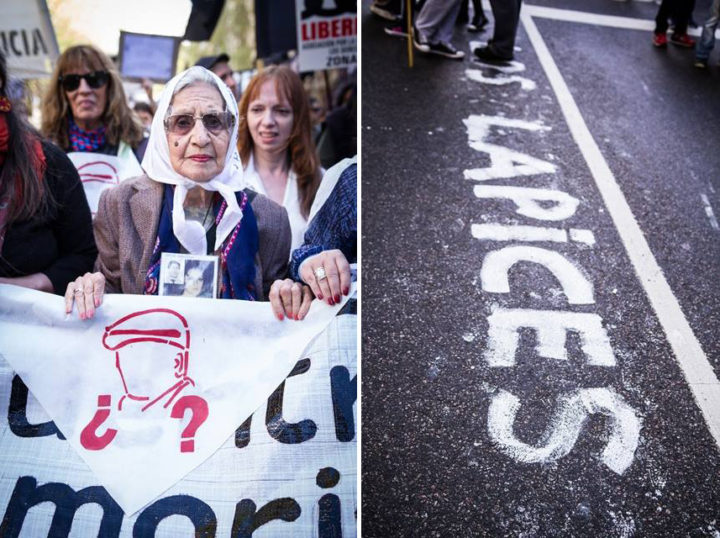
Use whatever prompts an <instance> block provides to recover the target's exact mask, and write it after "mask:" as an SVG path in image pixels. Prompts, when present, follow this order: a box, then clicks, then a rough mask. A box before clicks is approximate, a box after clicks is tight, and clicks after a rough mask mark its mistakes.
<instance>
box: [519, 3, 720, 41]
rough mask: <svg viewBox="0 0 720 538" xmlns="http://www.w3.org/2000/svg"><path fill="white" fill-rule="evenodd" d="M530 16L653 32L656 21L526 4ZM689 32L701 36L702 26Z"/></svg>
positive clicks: (719, 35) (719, 33) (719, 34)
mask: <svg viewBox="0 0 720 538" xmlns="http://www.w3.org/2000/svg"><path fill="white" fill-rule="evenodd" d="M521 15H526V16H528V17H539V18H542V19H552V20H555V21H567V22H579V23H584V24H593V25H596V26H607V27H609V28H625V29H628V30H646V31H649V32H652V31H653V30H654V29H655V21H654V20H649V19H635V18H632V17H618V16H615V15H600V14H598V13H589V12H586V11H575V10H571V9H560V8H554V7H545V6H533V5H530V4H524V5H523V8H522V14H521ZM687 33H688V34H690V35H692V36H699V35H700V34H701V33H702V28H701V27H699V28H688V31H687ZM715 38H716V39H718V38H720V30H716V31H715Z"/></svg>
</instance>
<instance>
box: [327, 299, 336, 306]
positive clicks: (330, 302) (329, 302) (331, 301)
mask: <svg viewBox="0 0 720 538" xmlns="http://www.w3.org/2000/svg"><path fill="white" fill-rule="evenodd" d="M328 304H329V305H330V306H333V305H334V304H335V301H333V298H332V297H328Z"/></svg>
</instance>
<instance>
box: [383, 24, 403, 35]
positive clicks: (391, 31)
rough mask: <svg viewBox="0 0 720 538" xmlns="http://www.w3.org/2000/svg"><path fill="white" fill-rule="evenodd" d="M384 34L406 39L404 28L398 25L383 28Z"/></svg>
mask: <svg viewBox="0 0 720 538" xmlns="http://www.w3.org/2000/svg"><path fill="white" fill-rule="evenodd" d="M385 33H386V34H387V35H392V36H395V37H408V35H409V34H408V33H407V32H406V31H405V27H404V26H402V25H400V24H390V25H388V26H386V27H385Z"/></svg>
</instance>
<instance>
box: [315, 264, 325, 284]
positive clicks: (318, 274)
mask: <svg viewBox="0 0 720 538" xmlns="http://www.w3.org/2000/svg"><path fill="white" fill-rule="evenodd" d="M313 272H314V273H315V278H316V279H317V281H318V282H320V281H321V280H322V279H323V278H327V275H326V274H325V268H324V267H318V268H317V269H315V271H313Z"/></svg>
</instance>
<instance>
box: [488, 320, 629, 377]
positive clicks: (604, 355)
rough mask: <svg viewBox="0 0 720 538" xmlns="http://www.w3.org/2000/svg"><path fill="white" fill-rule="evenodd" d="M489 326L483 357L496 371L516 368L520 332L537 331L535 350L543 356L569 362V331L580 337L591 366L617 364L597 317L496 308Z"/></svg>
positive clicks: (600, 321) (608, 340)
mask: <svg viewBox="0 0 720 538" xmlns="http://www.w3.org/2000/svg"><path fill="white" fill-rule="evenodd" d="M488 323H489V327H488V344H487V348H486V349H485V351H484V352H483V358H484V359H485V361H486V362H487V363H488V366H490V367H493V368H505V367H509V366H515V364H516V362H517V361H516V359H515V354H516V352H517V347H518V342H519V339H520V334H519V330H520V329H533V330H534V331H535V333H536V345H535V351H536V352H537V354H538V356H540V357H544V358H546V359H555V360H559V361H567V360H568V355H567V349H566V348H565V343H566V341H567V333H568V331H573V332H576V333H578V334H579V335H580V341H581V342H582V343H581V345H580V347H581V349H582V351H583V353H584V354H585V355H586V357H587V359H586V360H587V364H589V365H591V366H615V365H616V364H617V361H616V360H615V354H614V353H613V350H612V347H611V346H610V339H609V338H608V335H607V332H606V331H605V329H604V328H603V326H602V318H601V317H600V316H598V315H597V314H588V313H586V312H565V311H558V310H535V309H529V308H502V307H499V306H495V307H493V312H492V314H490V316H489V317H488Z"/></svg>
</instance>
